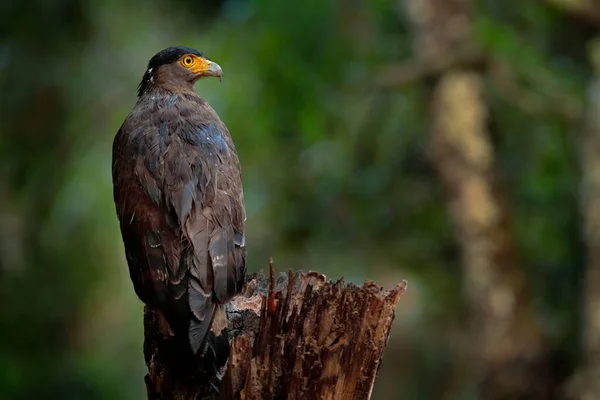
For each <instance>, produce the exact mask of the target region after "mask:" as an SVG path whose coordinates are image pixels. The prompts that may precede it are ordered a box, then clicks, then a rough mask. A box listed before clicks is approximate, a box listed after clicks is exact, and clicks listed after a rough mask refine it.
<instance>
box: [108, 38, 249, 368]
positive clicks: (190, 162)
mask: <svg viewBox="0 0 600 400" xmlns="http://www.w3.org/2000/svg"><path fill="white" fill-rule="evenodd" d="M221 76H222V69H221V67H220V66H219V65H218V64H217V63H215V62H212V61H210V60H208V59H207V58H206V57H204V55H203V54H202V53H201V52H200V51H198V50H195V49H192V48H189V47H184V46H177V47H169V48H166V49H164V50H162V51H160V52H159V53H157V54H156V55H154V56H153V57H152V58H151V59H150V61H149V62H148V67H147V69H146V71H145V73H144V75H143V78H142V81H141V83H140V84H139V87H138V93H137V94H138V99H137V102H136V104H135V106H134V107H133V109H132V110H131V112H130V113H129V115H127V117H126V118H125V121H124V122H123V124H122V125H121V127H120V129H119V131H118V132H117V134H116V136H115V138H114V142H113V153H112V156H113V163H112V178H113V194H114V201H115V206H116V212H117V216H118V219H119V223H120V230H121V236H122V239H123V243H124V246H125V256H126V259H127V264H128V267H129V274H130V277H131V281H132V282H133V288H134V290H135V293H136V294H137V296H138V297H139V298H140V300H141V301H142V302H144V303H145V305H146V306H147V307H149V308H150V309H151V310H153V311H154V312H156V313H159V314H160V316H161V318H164V320H166V322H167V324H168V329H167V331H168V332H169V336H170V337H172V339H173V340H175V341H176V342H177V343H178V344H179V346H178V349H180V350H181V349H184V351H188V352H189V354H191V355H192V357H200V358H202V357H209V356H210V357H209V358H210V359H211V360H213V361H214V362H216V363H217V364H222V365H224V364H225V362H226V360H227V358H228V356H229V342H228V337H227V317H226V314H225V304H226V303H227V302H229V301H230V300H231V299H232V298H233V297H234V296H235V295H236V294H238V293H239V292H240V291H241V288H242V286H243V284H244V280H245V274H246V249H245V236H244V224H245V220H246V213H245V208H244V195H243V189H242V176H241V169H240V162H239V159H238V155H237V152H236V148H235V146H234V143H233V139H232V137H231V135H230V133H229V131H228V130H227V127H226V126H225V124H224V123H223V122H222V121H221V119H220V118H219V116H218V115H217V113H216V112H215V110H213V108H212V107H211V106H210V105H209V104H208V103H207V102H206V101H205V100H204V99H202V98H201V97H200V96H199V95H198V94H197V93H196V92H195V90H194V84H195V83H196V82H197V81H198V80H199V79H200V78H202V77H218V78H221Z"/></svg>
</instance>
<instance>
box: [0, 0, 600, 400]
mask: <svg viewBox="0 0 600 400" xmlns="http://www.w3.org/2000/svg"><path fill="white" fill-rule="evenodd" d="M476 4H477V7H476V9H475V11H474V13H473V18H474V27H473V34H472V38H473V41H474V43H475V44H477V45H478V46H479V47H480V48H481V49H483V51H484V53H485V54H486V57H488V58H490V59H493V60H495V61H496V65H500V66H501V67H502V68H500V70H498V71H494V70H490V71H486V83H487V90H488V99H487V101H488V103H489V106H490V109H491V111H490V130H491V133H492V135H493V140H494V143H495V146H496V156H497V158H498V162H499V165H500V168H501V171H502V174H503V179H504V181H503V183H504V188H505V189H506V191H507V194H508V196H509V197H510V200H511V210H512V212H513V222H514V229H515V234H516V237H517V239H518V246H519V249H520V250H521V256H522V259H523V260H524V265H525V266H526V268H527V274H528V276H529V277H530V281H531V290H532V291H533V292H532V295H533V298H534V301H535V302H534V305H535V307H536V311H537V317H538V318H539V319H540V320H541V321H542V322H543V324H544V328H545V330H546V333H547V334H548V336H549V337H550V338H551V342H552V349H553V358H554V359H555V360H556V365H555V369H556V375H557V379H558V380H564V379H566V378H567V377H568V376H569V375H570V374H571V373H572V372H573V369H574V368H575V366H576V365H577V363H578V361H579V359H580V357H581V355H580V354H579V353H578V350H577V349H578V340H579V339H578V337H579V335H580V331H579V318H580V313H579V311H577V310H579V309H580V303H581V298H580V295H579V292H580V286H581V282H580V280H581V275H582V270H583V256H582V254H583V247H582V243H581V238H580V227H579V213H578V209H577V190H578V189H577V185H578V165H577V160H576V157H575V156H574V141H573V134H574V132H576V131H577V129H579V126H580V125H579V117H580V115H581V110H582V107H583V101H584V94H585V90H586V84H587V82H588V80H589V78H590V75H591V69H590V66H589V62H588V60H587V55H586V45H587V43H588V42H589V40H590V39H592V38H593V37H594V35H595V34H596V29H595V27H593V26H590V25H589V24H583V23H580V21H578V20H577V19H575V18H574V17H572V16H570V15H568V14H567V13H566V12H565V11H564V10H559V9H556V8H554V7H553V6H552V5H550V4H548V3H545V2H543V1H538V2H523V1H516V0H507V1H506V2H499V1H495V0H484V1H479V2H477V3H476ZM174 44H185V45H189V46H192V47H196V48H198V49H200V50H202V51H203V52H204V53H205V54H207V55H208V56H209V58H211V59H213V60H215V61H217V62H219V64H220V65H221V66H223V69H224V74H225V75H224V79H223V82H222V83H219V82H218V81H217V80H212V81H211V80H203V81H201V82H199V83H198V85H197V90H198V92H199V93H200V94H201V95H202V96H203V97H205V98H206V99H207V100H208V101H209V102H210V103H211V104H212V105H213V107H214V108H215V109H216V110H217V112H218V113H219V114H220V116H221V118H222V119H223V120H224V121H225V123H226V124H227V126H228V127H229V130H230V131H231V132H232V134H233V136H234V139H235V141H236V145H237V147H238V150H239V153H240V158H241V161H242V165H243V174H244V186H245V193H246V203H247V204H246V206H247V211H248V212H247V214H248V221H247V229H248V249H249V268H250V270H258V269H262V268H264V267H265V265H266V262H267V260H268V257H269V256H270V255H273V256H274V257H275V260H276V267H277V268H279V269H281V270H285V269H287V268H302V269H317V270H319V271H322V272H324V273H326V274H328V275H330V276H331V277H337V276H341V275H343V276H345V277H346V279H347V280H351V281H355V282H361V281H363V280H364V279H365V278H367V277H368V278H370V279H374V280H376V281H378V282H379V283H381V284H383V285H384V286H388V287H389V286H391V285H393V284H394V283H395V282H397V281H399V280H400V279H402V278H408V279H409V280H410V290H409V294H407V295H406V297H405V299H403V301H402V302H401V303H400V306H399V310H398V317H397V326H396V327H395V328H394V330H393V336H392V341H391V342H390V345H389V348H388V350H387V353H386V357H385V358H384V365H383V368H382V370H381V373H380V377H379V379H378V381H377V384H376V389H375V394H374V398H375V399H395V398H403V399H426V398H431V399H438V398H452V399H470V398H473V395H472V389H473V388H472V385H473V382H471V381H470V380H469V378H468V377H465V376H462V375H461V374H460V373H457V370H458V371H460V365H458V366H457V364H460V356H459V355H457V354H456V348H457V344H460V343H461V341H463V340H465V339H464V338H463V337H462V336H461V335H460V332H461V330H462V329H464V325H465V312H464V305H463V298H462V289H461V279H460V268H459V266H460V259H459V252H458V247H457V242H456V239H455V237H454V236H453V231H452V227H451V225H450V223H449V221H448V216H447V213H446V204H445V197H444V192H443V190H442V188H441V186H440V184H439V182H438V180H437V177H436V175H435V173H434V170H433V169H432V167H431V165H430V162H429V159H428V153H427V145H428V129H429V100H430V99H429V93H428V91H429V86H428V85H429V84H428V82H427V81H415V82H411V83H408V84H406V85H403V86H402V87H398V88H391V87H380V86H377V85H375V83H374V78H375V76H374V75H375V74H376V71H377V69H378V67H381V66H383V65H386V64H388V63H393V62H401V61H403V60H407V59H409V58H410V57H411V54H412V50H411V49H412V46H413V45H412V37H411V29H410V27H409V24H408V22H407V16H406V15H404V13H403V11H402V7H401V6H400V2H397V1H391V0H375V1H366V0H363V1H358V0H330V1H322V0H307V1H305V2H282V1H275V0H263V1H257V0H222V1H218V2H199V1H190V0H178V1H175V0H172V1H167V0H150V1H141V0H132V1H129V2H117V1H114V0H106V1H100V0H87V1H86V0H55V1H52V2H46V1H41V0H32V1H29V2H14V1H13V2H11V1H4V2H1V3H0V221H1V223H0V398H3V399H31V398H36V399H42V398H61V399H120V398H123V399H130V398H131V399H134V398H135V399H137V398H144V390H145V389H144V386H143V379H142V377H143V374H144V373H145V366H144V363H143V358H142V349H141V346H142V322H141V315H142V312H141V310H142V305H141V303H140V302H139V301H138V300H137V298H136V297H135V295H134V293H133V290H132V287H131V284H130V282H129V276H128V273H127V270H126V265H125V260H124V256H123V248H122V243H121V239H120V234H119V231H118V226H117V220H116V216H115V213H114V208H113V203H112V187H111V176H110V169H111V145H112V139H113V137H114V134H115V133H116V131H117V129H118V127H119V125H120V123H121V122H122V120H123V119H124V118H125V116H126V115H127V113H128V112H129V110H130V109H131V107H132V106H133V104H134V103H135V93H136V91H135V89H136V85H137V83H138V80H139V79H141V75H142V73H143V71H144V67H145V64H146V62H147V60H148V59H149V57H150V56H152V55H153V54H154V53H155V52H157V51H158V50H160V49H162V48H164V47H167V46H170V45H174ZM507 88H508V89H507ZM511 88H512V89H514V90H512V89H511ZM457 101H460V99H457ZM463 345H465V344H463ZM458 347H460V346H458ZM431 382H439V383H440V384H439V385H431V384H430V383H431ZM401 395H402V396H401Z"/></svg>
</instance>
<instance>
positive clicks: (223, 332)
mask: <svg viewBox="0 0 600 400" xmlns="http://www.w3.org/2000/svg"><path fill="white" fill-rule="evenodd" d="M205 345H206V347H205V349H204V351H203V358H205V359H207V360H212V362H213V363H214V365H215V367H217V369H221V368H222V367H223V366H224V365H225V363H226V362H227V359H228V358H229V352H230V349H229V335H228V334H227V314H226V313H225V306H224V305H222V304H219V305H217V307H216V309H215V312H214V315H213V322H212V325H211V327H210V331H209V332H208V334H207V335H206V340H205Z"/></svg>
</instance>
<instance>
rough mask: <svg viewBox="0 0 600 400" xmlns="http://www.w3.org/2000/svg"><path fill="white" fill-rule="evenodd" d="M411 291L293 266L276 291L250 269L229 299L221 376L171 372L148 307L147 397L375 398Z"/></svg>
mask: <svg viewBox="0 0 600 400" xmlns="http://www.w3.org/2000/svg"><path fill="white" fill-rule="evenodd" d="M405 290H406V282H401V283H400V284H398V285H397V286H396V287H395V288H393V289H392V290H389V291H388V290H383V289H381V288H380V287H379V286H377V285H375V284H374V283H373V282H370V281H367V282H365V284H364V285H363V286H360V287H359V286H355V285H353V284H345V283H344V282H343V280H339V281H337V282H331V281H328V280H327V279H326V277H325V276H324V275H321V274H318V273H316V272H308V273H304V272H297V273H295V274H292V273H291V272H290V273H288V275H287V276H286V275H281V276H279V277H278V278H277V281H276V284H275V292H274V295H271V296H270V295H269V292H270V290H269V279H268V278H265V277H264V276H263V275H262V274H257V275H254V276H252V277H251V278H250V279H249V280H248V283H247V284H246V286H245V287H244V290H243V291H242V294H241V295H240V296H238V297H236V298H235V299H234V300H233V301H232V302H231V303H230V304H229V305H228V306H227V312H228V317H229V335H230V336H231V337H232V343H231V356H230V358H229V361H228V368H227V371H226V373H225V375H224V377H223V380H222V383H220V380H221V377H215V376H213V377H207V376H201V375H198V376H195V377H174V376H173V375H171V374H170V371H169V368H168V365H165V364H163V362H162V360H164V359H166V357H164V355H162V352H163V351H165V350H166V348H165V347H164V339H163V335H162V334H161V333H160V326H159V325H160V321H159V319H158V317H157V315H156V314H154V313H151V312H146V318H145V329H146V343H145V349H144V352H145V355H146V362H147V365H148V369H149V374H148V375H147V376H146V382H147V387H148V398H149V399H153V400H154V399H186V400H188V399H244V400H249V399H267V400H268V399H331V400H334V399H369V398H370V396H371V392H372V390H373V385H374V383H375V377H376V375H377V371H378V370H379V367H380V366H381V360H382V357H383V351H384V349H385V346H386V345H387V342H388V338H389V335H390V328H391V325H392V322H393V320H394V309H395V306H396V304H397V303H398V301H399V299H400V297H401V296H402V294H403V293H404V291H405ZM269 298H271V299H273V300H274V301H275V306H276V307H275V308H272V307H271V309H272V310H274V312H269V311H268V309H269V307H268V306H269ZM271 303H273V302H271ZM219 386H220V390H219V394H218V395H217V391H216V388H217V387H219ZM159 392H160V393H159Z"/></svg>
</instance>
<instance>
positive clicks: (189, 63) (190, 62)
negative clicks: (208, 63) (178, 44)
mask: <svg viewBox="0 0 600 400" xmlns="http://www.w3.org/2000/svg"><path fill="white" fill-rule="evenodd" d="M181 64H182V65H183V66H184V67H191V66H192V65H193V64H194V59H193V58H192V57H191V56H184V57H182V58H181Z"/></svg>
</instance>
